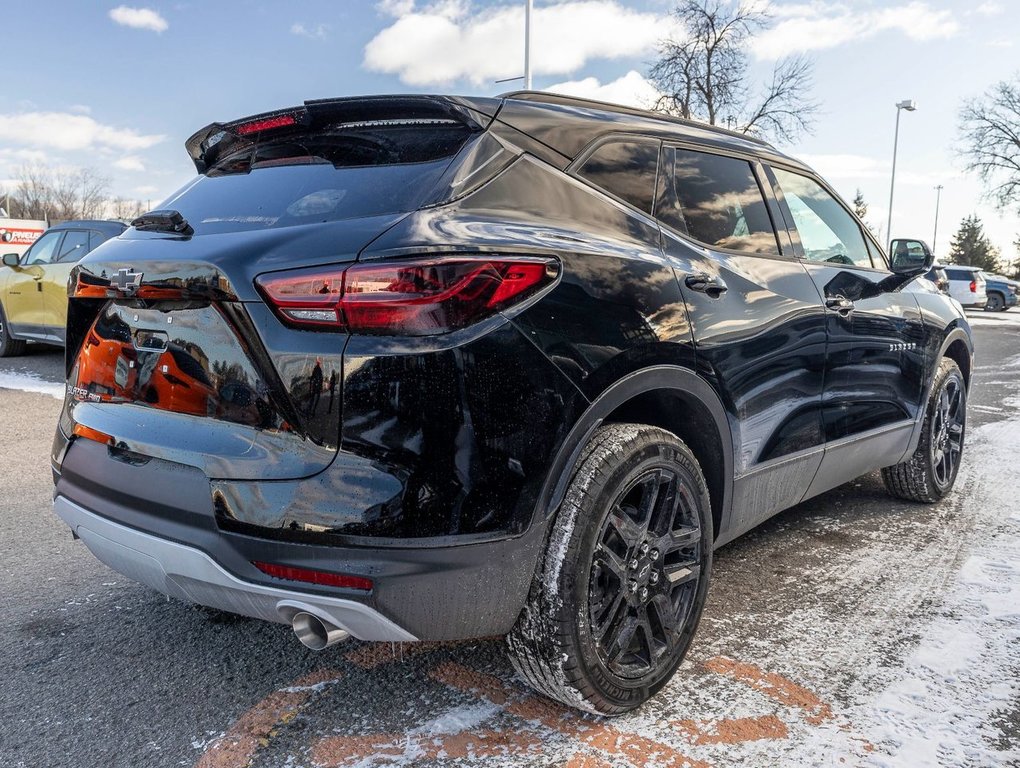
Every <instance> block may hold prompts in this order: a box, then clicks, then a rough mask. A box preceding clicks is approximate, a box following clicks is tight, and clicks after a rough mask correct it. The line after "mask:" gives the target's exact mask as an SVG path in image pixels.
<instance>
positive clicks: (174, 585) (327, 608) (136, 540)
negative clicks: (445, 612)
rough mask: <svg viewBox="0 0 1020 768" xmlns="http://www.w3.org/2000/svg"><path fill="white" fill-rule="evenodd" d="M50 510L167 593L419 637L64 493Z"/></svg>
mask: <svg viewBox="0 0 1020 768" xmlns="http://www.w3.org/2000/svg"><path fill="white" fill-rule="evenodd" d="M53 509H54V511H55V512H56V513H57V515H58V516H59V517H60V518H61V519H62V520H63V521H64V522H65V523H67V524H68V525H69V526H70V527H71V530H72V531H74V532H75V534H77V535H78V537H79V538H80V539H81V540H82V541H83V542H84V543H85V546H87V547H88V548H89V550H90V551H91V552H92V554H93V555H95V556H96V557H97V558H98V559H99V560H101V561H102V562H103V563H105V564H106V565H108V566H109V567H110V568H112V569H113V570H115V571H117V572H118V573H121V574H123V575H125V576H127V577H128V578H130V579H132V580H134V581H137V582H139V583H140V584H144V585H146V586H148V587H152V588H153V589H155V590H158V591H160V592H162V593H163V594H165V595H169V596H170V597H175V598H178V599H179V600H185V601H187V602H191V603H198V604H199V605H206V606H209V607H211V608H219V609H220V610H224V611H230V612H231V613H239V614H241V615H244V616H251V617H254V618H257V619H263V620H265V621H274V622H278V623H281V624H289V623H290V622H291V619H292V618H293V617H294V614H296V613H299V612H301V611H306V612H311V613H314V614H316V615H318V616H320V617H323V618H328V619H330V620H331V621H332V622H333V623H334V624H336V625H337V626H338V627H341V628H342V629H345V630H347V631H348V632H349V633H350V634H351V635H353V636H354V637H357V638H359V639H360V640H393V641H408V640H416V639H417V638H416V637H415V636H414V635H412V634H411V633H410V632H408V631H407V630H405V629H402V628H401V627H399V626H398V625H397V624H395V623H394V622H392V621H390V620H389V619H387V618H386V617H385V616H383V615H382V614H381V613H379V612H378V611H376V610H374V609H373V608H371V607H369V606H367V605H365V604H363V603H359V602H356V601H354V600H345V599H342V598H336V597H328V596H325V595H317V594H312V593H308V592H299V591H294V590H289V589H276V588H273V587H268V586H265V585H262V584H253V583H251V582H248V581H243V580H241V579H239V578H237V577H236V576H234V575H233V574H231V573H228V572H227V571H226V570H224V569H223V568H222V567H221V566H220V565H219V564H218V563H216V561H215V560H213V559H212V558H211V557H209V556H208V555H207V554H205V553H204V552H201V551H199V550H197V549H194V548H192V547H188V546H185V545H183V544H178V543H177V542H173V541H169V540H167V539H163V538H160V537H158V536H152V535H150V534H147V533H143V532H142V531H138V530H135V529H134V528H128V527H127V526H124V525H120V524H119V523H115V522H113V521H112V520H107V519H106V518H104V517H101V516H100V515H97V514H95V513H93V512H90V511H89V510H87V509H85V508H84V507H82V506H80V505H78V504H75V503H74V502H73V501H71V500H69V499H67V498H65V497H64V496H57V497H56V498H55V499H54V501H53Z"/></svg>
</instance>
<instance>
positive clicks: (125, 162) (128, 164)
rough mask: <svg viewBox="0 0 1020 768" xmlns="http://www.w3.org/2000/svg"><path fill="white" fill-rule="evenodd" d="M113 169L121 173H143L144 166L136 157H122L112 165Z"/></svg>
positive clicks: (140, 159)
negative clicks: (117, 169)
mask: <svg viewBox="0 0 1020 768" xmlns="http://www.w3.org/2000/svg"><path fill="white" fill-rule="evenodd" d="M113 167H114V168H119V169H120V170H122V171H144V170H145V164H144V163H143V162H142V158H140V157H139V156H138V155H124V156H123V157H121V158H119V159H117V160H115V161H114V163H113Z"/></svg>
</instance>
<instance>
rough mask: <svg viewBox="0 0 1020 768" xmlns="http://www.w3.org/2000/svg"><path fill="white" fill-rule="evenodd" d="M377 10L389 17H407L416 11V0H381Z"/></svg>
mask: <svg viewBox="0 0 1020 768" xmlns="http://www.w3.org/2000/svg"><path fill="white" fill-rule="evenodd" d="M376 8H377V9H378V10H379V12H380V13H384V14H386V15H387V16H396V17H400V16H406V15H407V14H409V13H410V12H411V11H413V10H414V0H381V1H380V2H379V3H377V4H376Z"/></svg>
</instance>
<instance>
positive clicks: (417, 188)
mask: <svg viewBox="0 0 1020 768" xmlns="http://www.w3.org/2000/svg"><path fill="white" fill-rule="evenodd" d="M390 122H391V121H375V122H370V123H364V124H357V125H355V126H353V127H352V126H351V124H344V125H340V126H335V127H334V128H331V129H326V130H320V131H316V132H315V133H314V134H310V135H301V134H298V135H294V134H289V135H287V136H284V137H281V138H280V139H278V140H274V141H261V142H259V143H258V144H255V145H251V146H248V147H246V148H245V149H244V150H242V151H239V152H235V153H233V154H231V155H229V156H227V157H224V158H222V159H221V160H219V161H218V162H217V163H216V164H215V165H214V166H213V167H211V168H210V169H209V170H208V171H206V173H205V175H203V176H199V177H197V178H196V179H194V180H193V181H192V182H190V183H189V184H187V185H186V186H184V187H183V188H182V189H180V190H178V191H177V192H176V193H174V194H173V195H172V196H171V197H170V198H168V199H167V200H166V201H164V202H163V203H162V204H160V205H159V206H158V207H159V208H169V209H173V210H176V211H179V212H180V214H181V215H182V216H183V217H184V218H185V219H187V221H188V223H189V224H190V225H191V226H192V227H193V228H194V230H195V234H197V235H202V234H214V233H218V232H236V231H240V230H252V229H269V228H278V227H288V226H295V225H298V224H314V223H319V222H327V221H336V220H339V219H350V218H358V217H362V216H375V215H381V214H387V213H402V212H405V211H413V210H415V209H416V208H419V207H420V206H421V205H422V204H423V203H425V202H426V201H429V198H430V195H433V194H434V192H435V190H436V184H437V182H438V181H439V179H440V178H441V177H442V176H443V173H444V171H446V169H447V168H448V167H449V165H450V162H451V160H452V158H453V157H454V156H455V155H456V154H457V152H458V151H459V150H460V148H461V147H462V146H463V145H464V143H465V142H466V141H467V139H468V137H469V136H470V135H471V132H470V131H469V130H468V129H467V128H466V127H465V126H463V125H461V124H459V123H455V122H453V121H449V123H439V124H435V125H433V124H429V125H421V124H419V123H414V124H407V123H398V124H397V125H391V124H389V123H390Z"/></svg>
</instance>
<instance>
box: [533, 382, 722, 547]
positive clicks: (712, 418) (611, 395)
mask: <svg viewBox="0 0 1020 768" xmlns="http://www.w3.org/2000/svg"><path fill="white" fill-rule="evenodd" d="M608 422H634V423H640V424H650V425H652V426H656V427H661V428H662V429H666V430H668V431H670V432H673V433H674V434H675V435H677V437H679V438H680V439H681V440H683V441H684V442H685V443H686V444H687V446H688V447H689V448H690V449H691V451H692V452H693V453H694V455H695V457H696V458H697V459H698V463H699V464H700V465H701V469H702V472H703V473H704V475H705V480H706V482H707V484H708V489H709V498H710V501H711V504H712V522H713V527H714V532H713V533H714V535H715V537H716V538H718V536H719V532H720V529H721V527H722V524H723V522H724V521H725V520H727V519H728V517H729V506H730V503H731V499H732V492H733V441H732V438H731V436H730V430H729V422H728V420H727V418H726V410H725V408H724V407H723V404H722V401H721V400H720V398H719V396H718V394H716V392H715V390H713V389H712V387H711V386H709V384H708V383H707V382H706V381H705V380H704V379H702V378H701V377H699V376H698V375H697V374H696V373H694V372H693V371H691V370H690V369H687V368H682V367H680V366H675V365H656V366H651V367H648V368H643V369H641V370H638V371H635V372H633V373H631V374H628V375H627V376H624V377H622V378H621V379H619V380H617V381H616V382H615V383H613V384H612V385H611V386H609V387H608V388H607V389H606V390H605V391H603V392H602V394H600V395H599V396H598V397H597V398H595V400H594V401H593V402H592V403H591V405H590V406H589V407H588V408H587V410H586V411H585V412H584V413H583V414H582V415H581V417H580V418H579V419H578V421H577V423H576V424H575V425H574V427H573V428H572V429H571V430H570V432H569V433H568V435H567V437H566V439H565V440H564V441H563V445H562V446H561V447H560V450H559V452H558V453H557V455H556V458H555V459H554V461H553V464H552V467H551V468H550V472H549V477H548V479H547V480H546V484H545V486H544V488H543V490H542V494H541V496H540V501H539V506H538V510H539V512H540V515H541V519H542V520H548V519H549V518H550V517H551V516H552V515H553V514H554V513H555V512H556V510H557V509H558V508H559V505H560V503H561V502H562V501H563V497H564V495H565V493H566V489H567V486H568V485H569V483H570V480H571V477H572V475H573V471H572V470H573V468H574V467H575V466H576V465H577V462H578V459H579V458H580V455H581V452H582V451H583V449H584V446H585V445H586V444H587V443H588V440H589V439H590V437H591V435H592V433H593V432H594V431H595V430H596V429H597V428H598V427H599V426H600V425H602V424H605V423H608ZM536 522H537V521H536Z"/></svg>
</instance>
